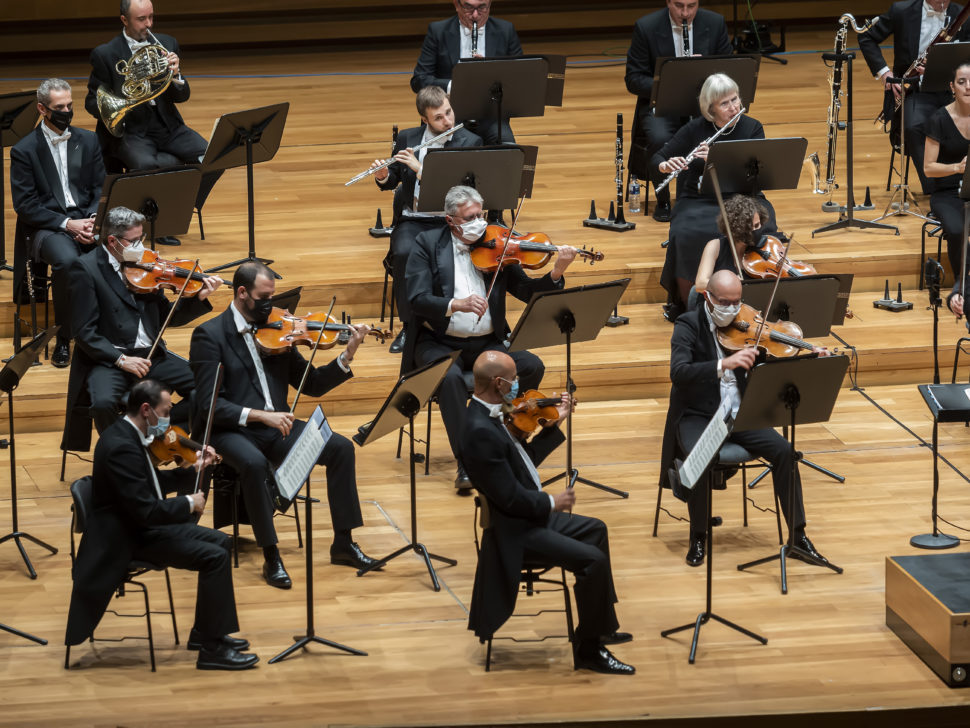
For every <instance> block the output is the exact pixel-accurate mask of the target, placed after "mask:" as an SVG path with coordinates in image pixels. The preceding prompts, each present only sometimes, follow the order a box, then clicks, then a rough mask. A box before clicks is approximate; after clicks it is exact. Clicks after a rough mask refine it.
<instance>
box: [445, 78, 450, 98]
mask: <svg viewBox="0 0 970 728" xmlns="http://www.w3.org/2000/svg"><path fill="white" fill-rule="evenodd" d="M445 93H446V94H448V95H449V96H451V81H449V82H448V88H446V89H445Z"/></svg>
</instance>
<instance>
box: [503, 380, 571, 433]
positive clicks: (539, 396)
mask: <svg viewBox="0 0 970 728" xmlns="http://www.w3.org/2000/svg"><path fill="white" fill-rule="evenodd" d="M561 403H562V397H546V396H545V395H544V394H543V393H542V392H540V391H539V390H537V389H529V390H527V391H526V392H524V393H523V394H522V395H521V396H520V397H516V398H515V399H514V400H512V411H511V412H508V413H507V414H506V415H505V426H506V427H507V428H508V430H509V432H511V433H512V434H513V435H514V436H515V437H517V438H518V439H520V440H525V439H526V438H527V437H528V436H529V435H531V434H532V433H533V432H535V430H536V428H537V427H541V426H542V425H545V424H546V423H548V422H555V421H556V420H558V419H559V410H558V409H557V407H558V405H560V404H561Z"/></svg>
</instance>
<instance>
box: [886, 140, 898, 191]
mask: <svg viewBox="0 0 970 728" xmlns="http://www.w3.org/2000/svg"><path fill="white" fill-rule="evenodd" d="M889 146H890V147H891V148H892V154H890V155H889V176H888V177H887V178H886V192H889V191H890V190H891V189H892V184H893V166H894V165H895V164H896V147H894V146H893V145H892V144H890V145H889Z"/></svg>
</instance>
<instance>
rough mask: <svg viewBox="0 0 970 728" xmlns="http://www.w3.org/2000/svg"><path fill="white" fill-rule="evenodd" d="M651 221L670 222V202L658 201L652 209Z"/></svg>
mask: <svg viewBox="0 0 970 728" xmlns="http://www.w3.org/2000/svg"><path fill="white" fill-rule="evenodd" d="M653 219H654V220H656V221H657V222H670V200H659V201H658V202H657V204H656V206H654V208H653Z"/></svg>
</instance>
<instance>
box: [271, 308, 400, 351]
mask: <svg viewBox="0 0 970 728" xmlns="http://www.w3.org/2000/svg"><path fill="white" fill-rule="evenodd" d="M324 318H326V322H324ZM321 329H322V330H323V334H322V335H320V330H321ZM343 331H353V327H351V326H350V324H341V323H338V322H337V319H335V318H334V317H333V316H328V315H327V314H325V313H311V314H307V315H306V316H305V317H302V318H301V317H299V316H294V315H293V314H291V313H290V312H289V311H287V310H286V309H285V308H276V307H274V308H273V310H272V311H271V312H270V314H269V318H267V319H266V323H264V324H261V325H260V326H259V327H258V328H257V329H256V333H255V336H254V338H255V339H256V346H257V347H258V348H259V350H260V351H261V352H263V353H264V354H284V353H286V352H287V351H289V350H290V348H291V347H293V346H296V345H298V344H303V345H305V346H313V345H314V344H316V342H317V339H318V338H319V340H320V344H319V346H318V347H317V348H319V349H330V348H332V347H333V346H334V344H336V343H337V337H338V336H340V333H341V332H343ZM311 332H313V333H311ZM367 333H368V334H370V335H371V336H375V337H377V339H378V340H379V341H380V342H381V343H382V344H383V343H384V342H385V341H387V339H388V337H389V336H391V332H390V331H382V330H381V329H371V330H370V331H368V332H367Z"/></svg>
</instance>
